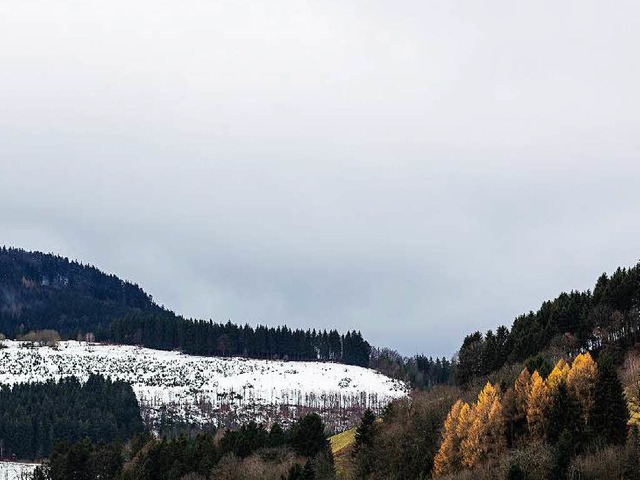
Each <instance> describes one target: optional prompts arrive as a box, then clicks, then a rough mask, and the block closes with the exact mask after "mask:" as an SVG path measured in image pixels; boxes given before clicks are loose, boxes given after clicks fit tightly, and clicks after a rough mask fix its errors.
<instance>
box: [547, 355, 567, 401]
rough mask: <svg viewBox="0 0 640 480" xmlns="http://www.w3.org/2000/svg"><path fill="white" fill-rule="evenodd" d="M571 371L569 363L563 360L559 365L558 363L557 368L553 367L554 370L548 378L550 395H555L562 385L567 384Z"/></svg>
mask: <svg viewBox="0 0 640 480" xmlns="http://www.w3.org/2000/svg"><path fill="white" fill-rule="evenodd" d="M570 371H571V367H569V365H568V364H567V362H565V361H564V360H562V359H560V360H558V363H556V366H555V367H553V370H552V371H551V373H550V374H549V376H548V377H547V388H548V389H549V393H550V394H551V395H553V394H554V392H555V391H556V390H557V389H558V386H559V385H560V384H561V383H563V382H564V383H566V382H567V376H568V375H569V372H570Z"/></svg>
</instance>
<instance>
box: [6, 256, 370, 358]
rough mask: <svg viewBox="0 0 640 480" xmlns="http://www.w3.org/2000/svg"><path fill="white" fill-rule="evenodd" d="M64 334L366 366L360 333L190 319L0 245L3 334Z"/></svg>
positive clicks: (115, 281) (53, 261)
mask: <svg viewBox="0 0 640 480" xmlns="http://www.w3.org/2000/svg"><path fill="white" fill-rule="evenodd" d="M42 329H53V330H57V331H58V332H59V333H60V334H61V335H62V337H63V338H66V339H76V338H78V337H82V338H84V337H85V336H87V335H89V336H90V337H92V338H95V340H97V341H107V342H115V343H124V344H133V345H143V346H145V347H150V348H157V349H163V350H174V349H179V350H181V351H183V352H185V353H189V354H198V355H222V356H229V355H243V356H248V357H253V358H274V357H278V358H289V359H295V360H333V361H337V362H343V363H348V364H352V365H361V366H368V364H369V354H370V350H371V347H370V345H369V343H368V342H366V341H365V340H364V339H363V338H362V335H361V334H360V332H355V331H354V332H347V333H345V334H342V335H341V334H340V333H338V332H337V331H336V330H331V331H328V332H327V331H316V330H307V331H304V330H299V329H296V330H293V329H291V328H288V327H277V328H273V327H265V326H257V327H255V328H254V327H250V326H248V325H244V326H239V325H234V324H232V323H231V322H227V323H225V324H221V323H213V322H211V321H205V320H189V319H185V318H182V317H180V316H178V315H176V314H175V313H173V312H171V311H169V310H166V309H165V308H163V307H161V306H159V305H157V304H156V303H154V301H153V298H152V297H151V296H150V295H148V294H147V293H145V292H144V291H143V290H142V289H141V288H140V287H139V286H138V285H135V284H133V283H130V282H126V281H123V280H121V279H119V278H118V277H116V276H115V275H107V274H105V273H103V272H101V271H100V270H98V269H97V268H95V267H93V266H89V265H83V264H82V263H79V262H76V261H70V260H69V259H67V258H63V257H60V256H56V255H52V254H44V253H39V252H27V251H24V250H21V249H16V248H6V247H2V248H0V332H2V333H3V334H4V335H6V336H7V337H10V338H14V337H17V336H20V335H23V334H25V333H27V332H29V331H32V330H42Z"/></svg>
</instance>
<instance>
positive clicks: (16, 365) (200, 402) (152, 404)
mask: <svg viewBox="0 0 640 480" xmlns="http://www.w3.org/2000/svg"><path fill="white" fill-rule="evenodd" d="M5 345H6V346H7V348H4V349H1V350H0V383H3V384H15V383H20V382H41V381H46V380H48V379H59V378H61V377H66V376H76V377H79V378H80V379H86V378H87V377H88V376H89V374H91V373H98V374H101V375H105V376H108V377H110V378H112V379H114V380H115V379H117V380H124V381H126V382H129V383H131V385H132V387H133V390H134V391H135V393H136V396H137V397H138V400H139V401H140V404H141V407H142V414H143V417H144V418H145V420H147V421H148V422H149V424H150V425H154V426H158V421H159V419H160V418H163V419H164V418H167V417H171V418H173V419H176V418H178V419H181V420H185V421H187V422H190V423H197V424H206V423H211V424H215V425H224V426H231V425H234V424H237V423H240V422H245V421H247V420H252V419H253V420H257V421H263V422H267V423H270V422H271V421H275V420H278V421H280V422H283V423H287V421H288V420H291V419H293V418H296V417H297V416H298V415H300V414H303V413H307V412H309V411H317V412H320V413H324V415H323V416H325V418H330V419H332V421H330V422H329V423H330V424H332V426H334V427H335V428H340V427H344V426H346V425H348V424H350V423H353V421H354V419H355V418H357V416H359V415H360V414H361V412H362V410H363V409H364V408H366V407H370V408H372V409H374V410H379V409H381V408H383V407H384V406H385V405H386V404H387V403H389V402H390V401H391V400H393V399H395V398H399V397H403V396H405V395H406V394H407V389H406V385H404V384H403V383H402V382H399V381H397V380H393V379H390V378H388V377H386V376H384V375H382V374H380V373H378V372H375V371H374V370H370V369H366V368H362V367H355V366H349V365H342V364H336V363H317V362H288V361H287V362H285V361H276V360H252V359H246V358H220V357H198V356H190V355H183V354H181V353H179V352H166V351H160V350H151V349H147V348H138V347H134V346H123V345H100V344H87V343H84V342H74V341H69V342H61V343H60V345H59V348H57V349H53V348H49V347H38V348H28V347H27V346H26V344H23V343H21V342H15V341H6V342H5Z"/></svg>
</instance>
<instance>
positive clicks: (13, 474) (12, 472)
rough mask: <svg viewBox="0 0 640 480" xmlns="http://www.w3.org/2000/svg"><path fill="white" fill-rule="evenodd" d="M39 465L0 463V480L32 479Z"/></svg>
mask: <svg viewBox="0 0 640 480" xmlns="http://www.w3.org/2000/svg"><path fill="white" fill-rule="evenodd" d="M37 466H38V464H37V463H21V462H0V480H23V479H28V478H31V474H32V473H33V471H34V470H35V469H36V467H37Z"/></svg>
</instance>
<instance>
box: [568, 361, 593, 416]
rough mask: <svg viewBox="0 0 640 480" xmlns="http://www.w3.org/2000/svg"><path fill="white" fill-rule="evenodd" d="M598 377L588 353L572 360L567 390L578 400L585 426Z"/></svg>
mask: <svg viewBox="0 0 640 480" xmlns="http://www.w3.org/2000/svg"><path fill="white" fill-rule="evenodd" d="M597 376H598V367H597V365H596V363H595V362H594V361H593V358H591V355H590V354H589V353H581V354H580V355H578V356H577V357H576V358H574V359H573V363H572V364H571V370H570V371H569V373H568V374H567V388H568V390H569V392H570V393H571V394H572V395H573V396H574V397H575V398H576V399H577V400H578V403H579V404H580V410H581V413H582V421H583V422H584V423H585V424H587V422H588V421H589V412H590V411H591V408H592V407H593V401H594V399H593V395H594V388H595V384H596V378H597Z"/></svg>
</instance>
